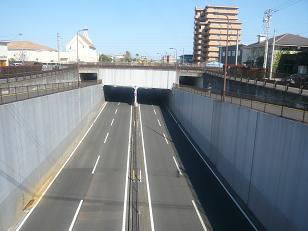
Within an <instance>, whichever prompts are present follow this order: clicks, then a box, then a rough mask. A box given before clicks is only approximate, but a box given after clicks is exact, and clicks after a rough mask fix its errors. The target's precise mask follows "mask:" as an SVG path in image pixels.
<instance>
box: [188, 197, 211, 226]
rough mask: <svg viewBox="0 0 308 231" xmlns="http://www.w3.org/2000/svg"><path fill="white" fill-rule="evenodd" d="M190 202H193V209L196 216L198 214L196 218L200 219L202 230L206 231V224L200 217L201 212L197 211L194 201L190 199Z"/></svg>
mask: <svg viewBox="0 0 308 231" xmlns="http://www.w3.org/2000/svg"><path fill="white" fill-rule="evenodd" d="M191 202H192V204H193V206H194V208H195V210H196V213H197V216H198V218H199V220H200V223H201V225H202V228H203V230H204V231H207V228H206V226H205V224H204V222H203V219H202V217H201V214H200V212H199V210H198V207H197V205H196V203H195V201H194V200H192V201H191Z"/></svg>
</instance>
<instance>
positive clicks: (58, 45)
mask: <svg viewBox="0 0 308 231" xmlns="http://www.w3.org/2000/svg"><path fill="white" fill-rule="evenodd" d="M57 48H58V65H60V34H59V32H57Z"/></svg>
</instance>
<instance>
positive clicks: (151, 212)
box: [139, 105, 155, 231]
mask: <svg viewBox="0 0 308 231" xmlns="http://www.w3.org/2000/svg"><path fill="white" fill-rule="evenodd" d="M139 115H140V116H139V118H140V130H141V142H142V151H143V161H144V171H145V181H146V186H147V192H148V202H149V212H150V222H151V230H152V231H155V227H154V220H153V211H152V201H151V192H150V185H149V176H148V167H147V160H146V156H145V148H144V138H143V128H142V127H143V125H142V118H141V110H140V105H139Z"/></svg>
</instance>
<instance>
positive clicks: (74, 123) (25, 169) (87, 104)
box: [0, 85, 104, 230]
mask: <svg viewBox="0 0 308 231" xmlns="http://www.w3.org/2000/svg"><path fill="white" fill-rule="evenodd" d="M103 102H104V94H103V90H102V86H101V85H95V86H90V87H85V88H80V89H75V90H71V91H65V92H60V93H56V94H51V95H46V96H42V97H37V98H32V99H28V100H24V101H19V102H14V103H10V104H6V105H0V208H1V209H0V230H7V229H8V228H9V227H10V226H11V225H12V224H13V223H14V222H15V221H16V218H17V217H18V216H20V215H21V212H22V209H23V208H24V207H25V206H26V204H27V203H28V202H29V200H30V199H32V198H33V196H34V195H35V194H37V190H38V189H39V188H40V187H41V186H42V184H43V183H44V182H45V181H46V179H47V178H48V177H50V176H51V175H53V174H54V172H55V171H56V170H57V168H58V167H59V166H60V164H61V163H62V162H63V161H64V160H65V159H66V157H67V156H68V154H69V153H70V152H71V151H72V149H73V147H74V146H75V145H76V144H77V142H78V141H79V140H80V138H81V137H82V135H83V134H84V132H85V131H86V129H87V127H88V126H89V124H90V123H91V122H92V121H93V119H94V118H95V116H96V114H97V112H98V108H99V107H100V106H102V103H103Z"/></svg>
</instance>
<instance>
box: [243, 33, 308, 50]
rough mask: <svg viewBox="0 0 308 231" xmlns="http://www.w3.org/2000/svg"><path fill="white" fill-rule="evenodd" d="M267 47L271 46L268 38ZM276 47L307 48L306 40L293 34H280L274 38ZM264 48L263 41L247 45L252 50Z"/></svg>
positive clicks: (307, 39)
mask: <svg viewBox="0 0 308 231" xmlns="http://www.w3.org/2000/svg"><path fill="white" fill-rule="evenodd" d="M268 44H269V46H271V45H272V44H273V38H270V39H269V40H268ZM275 44H276V46H286V47H290V46H294V47H308V38H305V37H302V36H299V35H295V34H282V35H278V36H276V41H275ZM263 46H265V41H262V42H260V43H258V42H256V43H253V44H250V45H248V46H247V47H248V48H253V47H263Z"/></svg>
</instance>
